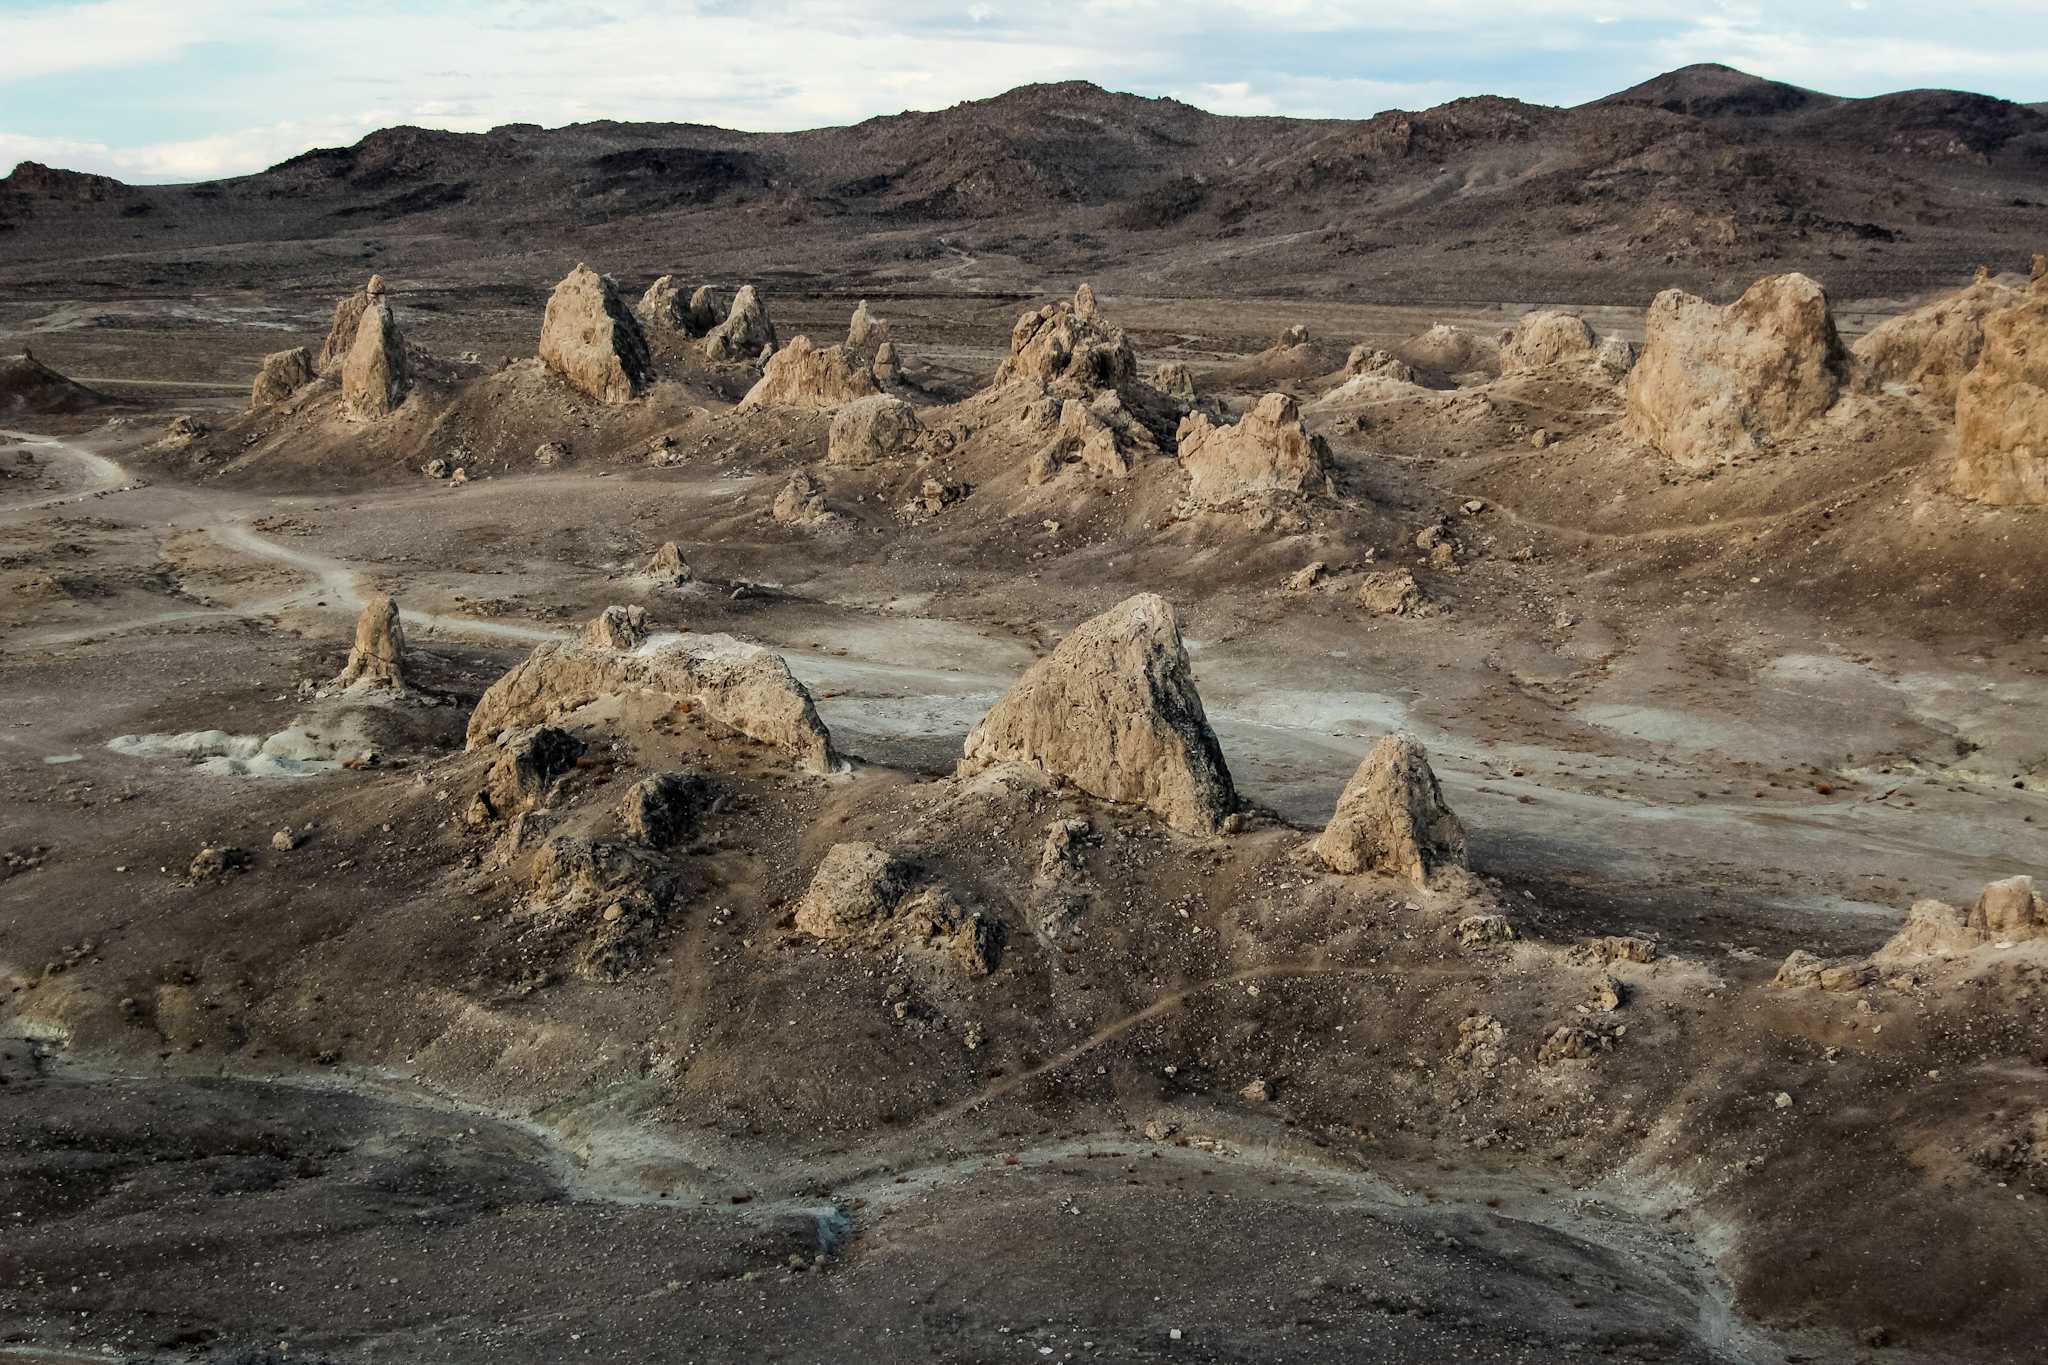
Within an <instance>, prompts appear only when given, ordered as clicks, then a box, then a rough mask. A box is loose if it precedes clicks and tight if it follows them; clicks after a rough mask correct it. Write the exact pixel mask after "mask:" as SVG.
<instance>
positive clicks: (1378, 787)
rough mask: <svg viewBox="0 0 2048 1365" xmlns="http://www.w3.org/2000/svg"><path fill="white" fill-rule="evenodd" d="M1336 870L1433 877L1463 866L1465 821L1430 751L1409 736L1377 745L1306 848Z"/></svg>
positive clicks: (1392, 737) (1393, 737) (1420, 878)
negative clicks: (1441, 783) (1451, 803)
mask: <svg viewBox="0 0 2048 1365" xmlns="http://www.w3.org/2000/svg"><path fill="white" fill-rule="evenodd" d="M1308 852H1309V854H1310V855H1311V856H1312V857H1314V858H1315V859H1316V860H1317V861H1318V862H1320V863H1322V864H1323V866H1325V867H1327V868H1329V869H1330V870H1331V871H1332V872H1343V873H1354V872H1384V873H1390V874H1392V875H1394V876H1397V877H1406V878H1407V879H1408V880H1410V881H1413V882H1428V881H1430V880H1432V879H1433V878H1435V877H1436V876H1437V874H1438V873H1440V872H1442V871H1443V870H1444V869H1446V868H1461V867H1463V866H1464V865H1465V826H1464V825H1463V824H1461V823H1460V822H1459V820H1458V817H1457V816H1455V815H1453V814H1452V813H1451V810H1450V807H1448V806H1446V805H1445V804H1444V796H1443V791H1442V789H1440V788H1439V787H1438V786H1437V780H1436V772H1435V771H1434V770H1433V769H1432V768H1431V767H1430V766H1429V755H1428V754H1427V753H1425V752H1424V751H1423V748H1422V745H1421V744H1420V743H1418V742H1417V741H1416V740H1415V739H1414V738H1413V737H1412V736H1409V735H1389V736H1387V737H1386V738H1385V739H1383V740H1381V741H1380V742H1379V743H1378V744H1376V745H1374V746H1373V750H1372V752H1371V753H1369V754H1367V755H1366V756H1365V761H1364V762H1363V763H1360V764H1359V765H1358V771H1357V772H1355V773H1353V774H1352V775H1351V780H1350V781H1349V782H1347V783H1345V785H1344V793H1343V795H1342V796H1340V797H1338V798H1337V813H1336V814H1335V815H1333V816H1331V817H1330V823H1329V825H1328V826H1326V827H1325V828H1324V830H1323V832H1322V833H1321V834H1319V835H1317V836H1316V837H1315V840H1314V841H1313V842H1312V843H1310V844H1309V846H1308Z"/></svg>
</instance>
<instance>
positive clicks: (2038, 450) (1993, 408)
mask: <svg viewBox="0 0 2048 1365" xmlns="http://www.w3.org/2000/svg"><path fill="white" fill-rule="evenodd" d="M1954 486H1955V490H1956V492H1958V493H1960V494H1962V495H1963V496H1964V497H1966V498H1972V499H1975V500H1976V501H1978V502H1988V503H1998V504H2007V505H2010V504H2040V503H2048V281H2043V280H2037V281H2036V282H2035V283H2034V285H2033V286H2032V289H2031V291H2030V292H2029V293H2028V294H2027V296H2026V298H2025V299H2024V300H2022V301H2021V302H2019V303H2017V304H2015V305H2013V306H2012V307H2010V308H2003V309H2000V310H1998V311H1997V312H1994V313H1991V314H1989V315H1988V316H1987V317H1986V318H1985V319H1984V346H1983V350H1982V351H1981V352H1980V354H1979V355H1978V357H1977V365H1976V368H1975V369H1973V370H1971V371H1970V372H1969V374H1968V375H1966V376H1964V378H1963V380H1962V383H1961V384H1960V385H1958V386H1957V389H1956V464H1955V475H1954Z"/></svg>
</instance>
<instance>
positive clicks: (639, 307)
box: [633, 275, 690, 335]
mask: <svg viewBox="0 0 2048 1365" xmlns="http://www.w3.org/2000/svg"><path fill="white" fill-rule="evenodd" d="M633 316H635V317H637V318H638V319H640V326H641V327H642V328H643V329H645V330H646V331H648V332H657V331H670V332H682V333H684V334H685V335H689V334H690V300H689V297H688V296H687V295H685V294H684V293H683V284H682V281H681V280H678V279H677V278H676V277H675V276H673V275H663V276H662V277H661V278H660V279H658V280H656V281H655V282H654V283H653V284H650V285H648V286H647V292H646V293H644V294H642V295H641V296H640V302H638V303H636V304H634V305H633Z"/></svg>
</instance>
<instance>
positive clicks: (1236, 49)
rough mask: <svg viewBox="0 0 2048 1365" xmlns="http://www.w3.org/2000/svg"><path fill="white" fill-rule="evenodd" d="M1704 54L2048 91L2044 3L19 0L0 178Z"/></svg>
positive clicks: (1852, 76) (1236, 93) (797, 124)
mask: <svg viewBox="0 0 2048 1365" xmlns="http://www.w3.org/2000/svg"><path fill="white" fill-rule="evenodd" d="M1403 11H1406V12H1403ZM1709 61H1712V62H1724V63H1726V64H1728V65H1731V66H1737V67H1741V68H1742V69H1744V70H1746V71H1752V72H1755V73H1756V74H1758V75H1762V76H1768V77H1771V78H1773V79H1776V80H1784V81H1790V82H1793V83H1795V84H1799V85H1806V86H1811V87H1814V88H1816V89H1821V90H1826V91H1829V92H1831V93H1834V94H1841V95H1873V94H1881V93H1884V92H1886V91H1890V90H1901V89H1912V88H1916V87H1953V88H1959V89H1966V90H1976V91H1980V92H1983V93H1985V94H1992V95H2000V96H2003V97H2005V98H2008V99H2017V100H2023V101H2030V102H2031V101H2036V100H2048V0H1942V3H1938V4H1937V3H1932V2H1931V0H1776V2H1775V3H1760V2H1758V0H1433V2H1432V0H1420V2H1419V3H1418V2H1417V0H1406V3H1404V2H1403V0H1051V2H1050V3H1048V0H975V2H970V3H967V4H936V3H927V2H926V0H894V2H893V3H887V4H884V3H876V2H874V0H869V2H867V3H840V4H829V3H823V0H695V2H694V3H692V2H691V0H682V2H681V3H655V0H405V2H404V3H400V2H399V0H318V3H307V2H306V0H84V2H82V3H81V2H80V0H0V167H6V166H11V165H12V164H13V163H14V162H16V161H20V160H25V159H26V160H36V161H42V162H46V163H49V164H52V165H58V166H64V167H68V168H70V169H74V170H87V171H98V172H102V173H104V174H109V175H115V176H119V177H121V178H122V179H125V180H131V181H138V182H141V181H183V180H200V179H211V178H215V177H220V176H228V175H240V174H245V173H248V172H252V171H257V170H261V169H262V168H263V167H265V166H269V165H273V164H275V163H276V162H278V161H281V160H283V159H285V158H286V157H289V156H292V155H294V154H296V153H298V152H301V151H304V150H305V149H307V148H308V147H331V146H340V145H346V144H348V143H352V142H354V141H355V140H356V139H358V138H360V137H361V136H362V135H363V134H365V133H367V132H370V131H372V130H374V129H377V128H383V127H389V126H391V125H393V124H400V123H410V124H419V125H422V126H426V127H433V128H447V129H453V130H456V131H466V132H478V131H482V130H484V129H486V128H490V127H493V126H495V125H497V124H500V123H540V124H545V125H548V126H551V127H552V126H557V125H560V124H564V123H575V122H579V121H583V120H587V119H599V118H613V119H627V120H632V119H647V120H662V121H682V122H702V123H715V124H719V125H722V126H725V127H729V128H746V129H762V130H767V129H792V128H811V127H819V126H823V125H828V124H838V123H851V122H856V121H858V120H860V119H863V118H866V117H869V116H870V115H874V114H887V113H896V112H899V111H901V110H904V109H941V108H944V107H946V106H947V105H950V104H955V103H957V102H959V101H961V100H966V99H978V98H981V97H984V96H987V95H993V94H997V93H1000V92H1001V91H1003V90H1007V89H1009V88H1010V87H1012V86H1016V85H1022V84H1025V83H1027V82H1032V81H1058V80H1072V79H1084V80H1092V81H1095V82H1097V83H1098V84H1101V85H1104V86H1107V87H1109V88H1111V89H1116V90H1128V91H1131V92H1134V93H1137V94H1141V95H1171V96H1174V97H1175V98H1178V99H1182V100H1186V101H1187V102H1189V103H1190V104H1195V105H1199V106H1201V107H1202V108H1205V109H1211V110H1215V111H1216V112H1219V113H1232V114H1254V113H1255V114H1294V115H1303V116H1316V117H1333V116H1334V117H1360V118H1363V117H1369V116H1370V115H1372V114H1375V113H1377V112H1379V111H1381V110H1383V109H1390V108H1408V109H1415V108H1424V107H1427V106H1429V105H1431V104H1436V103H1440V102H1442V101H1444V100H1447V99H1452V98H1455V97H1457V96H1459V95H1472V94H1500V95H1513V96H1516V97H1519V98H1522V99H1526V100H1534V101H1539V102H1542V103H1547V104H1576V103H1579V102H1582V101H1584V100H1588V99H1592V98H1595V97H1597V96H1599V95H1603V94H1607V93H1609V92H1611V91H1614V90H1618V89H1621V88H1623V87H1625V86H1628V85H1632V84H1634V83H1635V82H1636V81H1639V80H1642V79H1644V78H1646V77H1649V76H1652V75H1655V74H1657V73H1658V72H1661V71H1668V70H1670V69H1672V68H1674V67H1678V66H1684V65H1687V64H1690V63H1693V62H1709Z"/></svg>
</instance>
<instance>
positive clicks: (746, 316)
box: [690, 284, 778, 365]
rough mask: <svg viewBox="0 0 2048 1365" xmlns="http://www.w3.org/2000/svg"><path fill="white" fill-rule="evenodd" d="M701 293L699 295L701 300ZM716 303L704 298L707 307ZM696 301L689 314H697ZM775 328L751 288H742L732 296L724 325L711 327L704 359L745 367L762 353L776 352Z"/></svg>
mask: <svg viewBox="0 0 2048 1365" xmlns="http://www.w3.org/2000/svg"><path fill="white" fill-rule="evenodd" d="M704 294H705V291H704V290H699V291H698V296H699V297H703V296H704ZM714 301H715V300H713V299H709V298H706V299H705V300H704V302H705V304H706V306H707V307H708V306H710V304H711V303H713V302H714ZM697 303H698V299H697V298H693V299H691V301H690V311H691V314H692V317H693V318H694V317H695V316H696V314H697ZM777 344H778V343H777V342H776V339H775V324H774V323H772V322H770V321H769V320H768V310H767V308H766V307H764V306H763V305H762V303H761V296H760V295H759V294H757V293H756V292H755V291H754V286H753V285H751V284H743V285H741V286H740V288H739V292H737V293H735V294H734V295H733V296H732V306H731V307H730V308H728V309H727V310H726V314H725V321H723V322H721V323H719V324H718V325H717V326H715V327H713V328H712V329H711V330H710V331H709V332H708V333H706V334H705V337H704V354H705V356H706V358H708V359H710V360H714V361H717V362H719V363H720V364H728V365H737V364H747V363H751V362H753V361H756V360H759V359H760V358H761V353H762V352H763V351H772V350H774V349H775V348H776V346H777Z"/></svg>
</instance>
